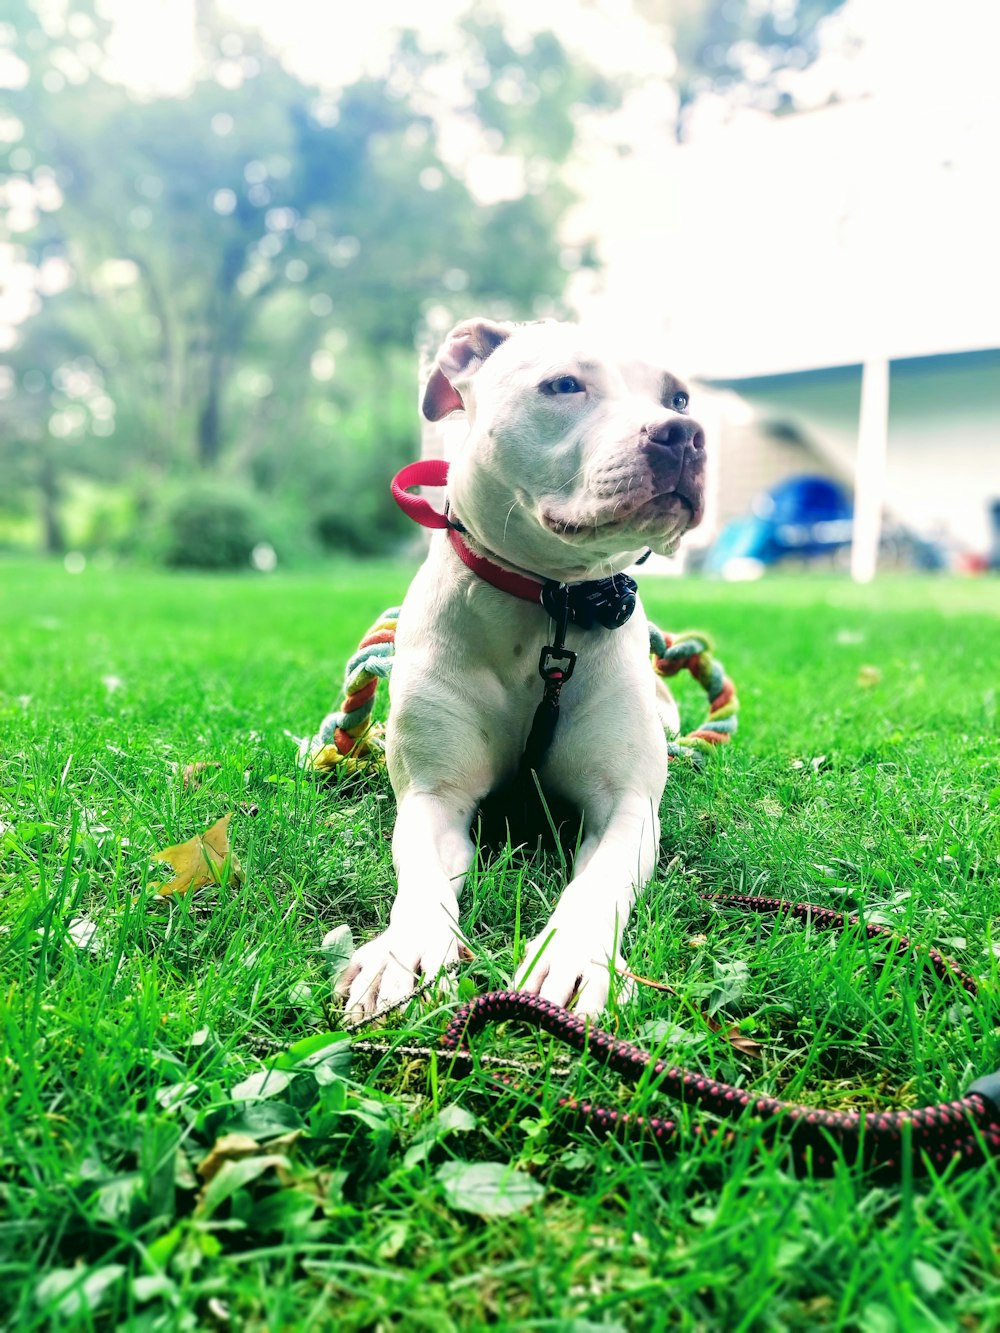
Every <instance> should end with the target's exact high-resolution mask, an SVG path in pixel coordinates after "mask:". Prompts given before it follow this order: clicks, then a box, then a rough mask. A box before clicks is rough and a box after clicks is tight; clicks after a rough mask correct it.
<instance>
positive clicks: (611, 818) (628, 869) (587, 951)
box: [517, 792, 660, 1014]
mask: <svg viewBox="0 0 1000 1333" xmlns="http://www.w3.org/2000/svg"><path fill="white" fill-rule="evenodd" d="M656 806H657V802H656V800H655V798H654V797H653V796H652V795H651V794H640V793H637V792H627V793H623V794H621V795H620V796H619V797H618V799H617V800H615V801H613V802H612V803H611V805H610V808H609V809H607V810H605V811H602V810H600V809H596V810H595V809H593V808H590V809H585V814H584V830H585V833H586V827H587V821H588V819H589V820H590V822H591V827H592V828H593V825H594V824H595V823H596V824H597V829H596V830H595V831H594V832H593V833H591V834H586V836H585V837H584V841H583V844H582V846H581V847H580V851H579V853H578V855H577V859H576V871H577V873H576V874H575V875H574V877H573V879H572V880H571V881H570V883H569V884H567V886H566V888H565V889H564V890H563V893H562V896H561V897H560V899H559V902H558V903H557V904H556V908H555V911H554V912H553V913H552V916H551V917H550V918H549V921H548V923H547V925H546V926H545V929H544V930H542V931H541V932H540V933H539V934H538V935H536V937H535V938H534V939H533V940H532V941H531V943H530V944H529V945H528V948H527V953H526V954H525V958H524V963H523V965H522V967H521V970H520V973H519V975H518V979H517V984H518V987H519V989H521V990H527V991H530V992H532V993H533V994H536V995H541V996H542V997H543V998H544V999H547V1000H551V1001H552V1002H553V1003H555V1004H562V1005H565V1004H569V1002H570V1000H571V999H572V997H573V996H574V995H578V996H579V1000H578V1003H577V1012H578V1013H582V1014H598V1013H600V1011H601V1010H602V1009H603V1008H604V1007H605V1006H606V1004H607V1002H608V994H609V991H610V986H611V973H612V972H621V970H622V969H623V968H624V962H623V960H622V957H621V953H620V948H621V937H622V934H623V933H624V930H625V926H626V923H627V921H628V917H629V912H630V911H631V908H632V903H633V901H634V899H635V895H636V892H637V890H639V889H641V888H642V887H643V886H644V885H645V883H646V881H647V880H648V879H649V878H650V876H651V875H652V873H653V869H654V867H655V865H656V856H657V848H658V845H659V839H660V821H659V817H658V814H657V809H656Z"/></svg>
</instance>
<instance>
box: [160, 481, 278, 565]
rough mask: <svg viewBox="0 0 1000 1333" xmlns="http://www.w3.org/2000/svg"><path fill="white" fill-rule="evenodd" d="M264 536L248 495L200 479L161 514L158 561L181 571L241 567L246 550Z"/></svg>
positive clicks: (254, 504)
mask: <svg viewBox="0 0 1000 1333" xmlns="http://www.w3.org/2000/svg"><path fill="white" fill-rule="evenodd" d="M267 536H268V533H267V530H266V523H265V521H264V518H263V516H262V514H261V510H260V506H259V505H258V503H257V501H256V499H255V498H254V496H253V495H251V494H249V493H247V492H246V491H242V490H240V489H239V488H236V487H229V486H226V487H223V486H220V485H217V484H216V485H208V484H204V483H202V484H200V485H197V486H193V487H190V488H188V489H186V490H182V491H178V492H177V493H176V494H175V495H174V496H173V498H172V499H171V501H170V503H169V505H168V507H167V509H166V511H165V513H164V517H163V532H162V535H161V540H162V548H161V549H162V555H161V559H162V560H163V563H164V564H166V565H172V566H174V567H175V568H182V569H246V568H247V567H248V565H249V563H250V552H251V551H252V550H253V548H254V547H255V546H256V544H257V543H258V542H260V541H265V540H266V539H267Z"/></svg>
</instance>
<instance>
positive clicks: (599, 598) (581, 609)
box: [518, 552, 649, 785]
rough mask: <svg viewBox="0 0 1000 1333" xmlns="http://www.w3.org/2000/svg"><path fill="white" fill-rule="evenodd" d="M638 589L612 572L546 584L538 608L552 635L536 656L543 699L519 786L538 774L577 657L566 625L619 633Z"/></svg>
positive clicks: (527, 744) (533, 723)
mask: <svg viewBox="0 0 1000 1333" xmlns="http://www.w3.org/2000/svg"><path fill="white" fill-rule="evenodd" d="M648 554H649V552H647V553H646V555H647V556H648ZM643 559H644V560H645V559H646V556H643ZM636 591H637V587H636V582H635V580H634V579H632V578H629V576H628V575H627V574H613V575H612V576H611V577H610V578H607V579H591V580H589V581H588V582H586V583H555V582H554V581H550V582H548V583H546V584H545V585H544V587H543V588H542V606H543V607H544V608H545V610H546V611H547V612H548V613H549V616H550V617H551V619H552V623H553V626H554V632H553V635H552V642H551V643H547V644H546V645H545V647H544V648H543V649H542V651H541V654H540V655H539V658H538V674H539V675H540V676H541V678H542V698H541V702H540V703H539V705H538V707H537V708H536V709H535V715H534V717H533V718H532V720H531V730H530V731H529V732H528V739H527V741H526V742H525V746H524V753H523V754H522V756H521V762H520V764H519V766H518V781H519V782H521V781H525V782H527V783H528V784H529V785H530V784H531V782H532V778H531V773H532V772H533V771H534V772H537V770H538V768H539V766H540V765H541V762H542V760H543V759H544V758H545V755H546V754H547V753H548V751H549V748H550V747H551V745H552V741H553V739H554V737H555V734H556V726H557V725H558V723H559V696H560V693H561V691H562V687H563V686H564V685H565V684H566V682H567V681H568V680H569V678H570V677H571V676H572V674H573V669H574V667H575V666H576V659H577V655H576V653H574V652H573V651H572V650H571V649H569V648H567V647H566V631H567V630H568V629H569V626H570V625H576V626H577V627H578V628H579V629H586V630H589V629H598V628H600V629H607V630H612V629H621V627H622V626H623V625H625V624H627V623H628V621H629V620H630V618H631V616H632V612H633V611H634V610H635V602H636Z"/></svg>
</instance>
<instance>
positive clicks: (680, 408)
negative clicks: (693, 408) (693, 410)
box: [670, 393, 690, 412]
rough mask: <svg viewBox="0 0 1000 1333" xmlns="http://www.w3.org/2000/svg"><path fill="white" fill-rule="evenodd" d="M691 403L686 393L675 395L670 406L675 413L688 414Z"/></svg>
mask: <svg viewBox="0 0 1000 1333" xmlns="http://www.w3.org/2000/svg"><path fill="white" fill-rule="evenodd" d="M689 401H690V400H689V399H688V396H687V394H686V393H675V394H674V396H673V398H671V400H670V406H671V407H672V408H673V409H674V411H675V412H686V411H687V405H688V402H689Z"/></svg>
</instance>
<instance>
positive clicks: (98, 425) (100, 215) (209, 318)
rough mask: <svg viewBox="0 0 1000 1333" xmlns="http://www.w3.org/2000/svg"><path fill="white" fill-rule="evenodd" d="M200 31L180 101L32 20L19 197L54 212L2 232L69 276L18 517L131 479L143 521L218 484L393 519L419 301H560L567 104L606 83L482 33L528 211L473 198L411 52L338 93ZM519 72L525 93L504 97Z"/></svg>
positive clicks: (20, 473) (43, 353) (593, 95)
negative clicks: (183, 485)
mask: <svg viewBox="0 0 1000 1333" xmlns="http://www.w3.org/2000/svg"><path fill="white" fill-rule="evenodd" d="M199 17H200V23H199V28H198V61H197V69H196V71H195V74H194V78H193V82H192V86H191V88H190V90H189V91H188V93H187V94H186V95H184V96H170V97H167V96H156V97H145V98H143V97H137V96H136V95H135V94H134V93H132V92H130V91H129V90H127V89H126V88H124V87H122V86H120V85H119V84H116V83H114V82H112V81H111V80H109V79H108V78H107V77H106V76H105V75H104V73H103V72H102V71H103V67H104V60H103V50H104V45H103V44H104V42H105V41H106V38H107V29H106V26H105V25H104V24H102V22H101V21H100V19H99V17H98V14H97V13H96V12H95V10H93V9H88V8H87V6H86V4H84V3H80V4H78V5H75V7H74V13H73V15H72V17H71V18H70V19H69V20H68V21H64V20H61V19H59V18H57V17H55V16H54V13H53V9H52V7H51V6H47V7H44V8H43V7H42V6H41V5H40V4H39V5H38V6H37V9H36V6H35V5H34V4H33V3H29V2H28V0H17V6H16V13H15V16H14V22H13V24H12V25H10V26H9V27H8V28H7V30H6V31H7V33H8V35H9V37H10V38H11V41H12V48H11V49H12V51H13V53H14V54H15V55H16V57H17V59H18V60H20V61H23V63H24V67H25V68H26V69H27V71H28V77H27V79H26V81H25V82H24V86H23V87H21V88H18V89H15V91H14V96H13V99H12V100H13V105H12V110H13V113H14V116H15V117H16V122H14V123H15V124H16V125H18V126H19V129H20V132H19V133H17V134H16V135H8V136H6V137H7V139H8V142H6V143H5V144H4V145H3V149H4V151H5V152H6V155H7V158H8V162H7V164H6V165H7V166H8V167H9V169H10V172H11V179H12V180H14V181H16V182H18V186H17V188H15V190H14V191H13V192H11V191H10V189H8V190H7V192H6V193H5V196H4V198H5V200H6V201H7V202H8V203H9V201H10V200H11V199H12V198H17V199H20V200H21V209H20V212H21V214H22V215H23V213H24V212H25V210H26V209H27V211H28V212H32V211H33V212H34V213H35V214H36V215H37V216H36V217H35V218H34V219H33V220H32V225H30V226H29V227H27V228H26V227H25V222H24V218H23V216H20V217H16V218H12V217H11V216H10V213H11V210H10V209H8V218H7V221H8V224H9V225H11V226H12V227H13V228H15V230H14V239H15V240H16V242H17V243H18V245H19V246H20V247H21V248H22V251H23V254H24V257H25V259H26V261H27V262H28V263H30V264H31V265H32V266H33V267H34V268H35V269H36V270H37V271H38V272H43V271H45V266H46V265H47V264H48V266H49V268H50V269H51V268H52V267H53V266H56V267H57V268H58V266H60V265H62V267H63V269H64V271H65V272H66V273H67V274H68V275H69V278H70V280H69V281H68V284H67V285H66V286H65V289H64V290H62V291H55V292H51V293H50V294H48V295H46V296H44V298H43V299H42V300H41V304H40V308H39V309H38V310H37V312H36V313H35V314H34V315H33V317H32V318H31V319H29V320H28V321H26V322H25V323H24V324H23V325H22V326H21V328H20V331H19V333H20V337H19V342H18V345H17V346H16V347H15V349H14V351H13V357H12V361H13V367H14V372H15V374H14V379H13V381H12V383H11V384H10V385H8V386H7V387H8V388H9V389H10V390H11V392H9V393H8V395H7V397H6V399H5V400H4V402H3V403H0V412H2V413H3V424H4V425H5V426H6V428H7V434H8V438H9V439H10V440H11V442H12V443H11V444H10V445H9V446H8V448H7V449H6V451H5V452H4V453H0V472H2V477H3V478H4V479H6V480H7V481H8V487H7V490H8V495H9V497H10V502H11V503H15V502H16V501H17V498H18V497H23V496H24V495H25V494H26V492H27V490H28V489H30V488H32V487H34V488H35V489H36V491H38V493H39V494H40V495H41V497H42V506H43V509H44V510H46V511H48V512H49V513H50V515H51V516H52V521H53V525H54V527H58V520H57V517H56V515H57V512H58V508H59V499H60V493H61V492H65V491H66V489H67V487H71V486H72V485H73V484H74V478H76V477H78V476H93V477H99V478H101V479H102V480H103V481H104V482H105V483H110V482H113V481H118V482H125V483H126V484H127V485H128V487H129V488H130V489H131V492H132V493H133V494H135V495H136V496H138V497H139V499H140V507H141V502H142V497H144V496H145V497H147V498H149V497H153V496H155V495H156V494H157V493H159V492H160V491H161V490H162V488H163V487H164V486H165V485H166V486H168V487H169V484H170V482H171V479H172V478H175V477H177V476H178V475H183V474H185V473H188V472H190V471H192V470H202V471H208V472H212V473H217V474H220V475H222V476H231V477H235V478H240V479H249V480H251V481H253V482H254V483H255V484H256V485H257V486H258V487H261V488H264V489H265V490H270V489H272V488H280V489H282V491H283V492H284V493H285V495H286V496H288V497H289V502H292V501H294V500H295V499H296V498H298V499H300V500H301V501H302V502H303V503H304V504H305V505H306V507H307V509H308V510H309V515H310V518H311V519H314V520H317V521H318V522H320V526H321V528H322V526H323V524H322V521H321V520H324V519H325V520H326V530H330V517H331V513H332V512H333V511H335V510H336V509H337V508H338V507H339V508H346V509H347V510H348V511H352V510H353V512H363V513H364V517H365V521H369V522H375V523H377V522H380V521H381V522H383V523H388V522H391V521H392V518H391V514H390V511H389V509H388V507H387V506H386V504H385V502H384V501H383V499H382V498H381V495H382V492H383V491H384V487H379V488H378V493H379V497H380V498H379V499H378V500H377V501H372V500H370V499H369V497H368V496H367V493H366V484H365V483H366V479H367V477H368V475H369V474H370V473H377V474H378V475H379V476H381V477H384V475H385V472H386V471H387V464H386V460H385V455H386V454H388V455H390V459H393V460H394V459H397V458H402V457H404V456H406V454H407V453H409V452H410V451H412V449H413V445H414V433H415V422H414V420H413V414H412V403H413V397H414V392H413V390H414V374H415V368H414V359H415V353H414V346H415V338H416V337H417V335H418V334H419V332H420V330H421V329H422V328H423V327H424V326H425V324H426V320H427V315H428V309H429V308H432V313H433V314H436V315H437V316H438V318H439V319H443V318H446V317H447V315H448V314H450V313H453V312H452V311H448V310H447V309H444V310H442V309H441V307H448V306H449V305H453V306H454V307H455V311H458V309H459V308H461V309H462V310H463V311H464V310H466V309H467V308H468V307H469V306H476V307H483V306H485V307H493V308H494V309H497V310H499V311H502V312H505V313H511V314H521V315H524V314H530V313H532V312H533V311H534V310H536V309H538V308H542V309H546V310H548V309H558V308H559V305H558V303H559V298H560V294H561V290H562V286H563V284H564V281H565V277H566V275H565V272H564V271H563V269H562V268H561V266H560V262H559V239H558V222H559V218H560V216H561V214H562V212H563V211H564V209H565V207H566V206H567V204H568V203H569V202H570V195H569V193H568V191H567V190H566V189H565V188H564V187H562V186H561V185H559V183H558V165H559V163H561V162H562V161H563V160H564V159H565V157H566V156H567V154H568V153H569V151H570V149H571V147H572V142H573V118H574V109H575V107H576V106H577V104H578V103H579V102H580V101H582V100H583V101H585V100H588V99H589V100H591V101H598V100H600V99H605V100H608V99H610V98H612V97H613V90H612V89H611V88H610V87H609V86H608V85H607V84H606V83H605V82H604V81H602V80H599V79H597V78H595V77H592V76H590V75H588V74H587V73H586V72H581V70H580V69H579V67H578V66H577V65H576V64H574V62H573V61H572V60H571V59H570V57H569V56H568V55H567V53H566V52H565V51H564V50H563V48H562V46H561V45H560V43H559V41H558V39H557V38H555V37H554V36H553V35H552V34H549V33H542V34H540V35H539V36H538V37H537V38H536V39H535V40H534V42H533V43H532V44H531V46H530V48H529V49H527V50H521V51H519V52H515V51H514V50H513V48H512V47H511V46H510V44H509V42H508V41H507V40H506V38H505V36H504V34H503V31H502V27H501V26H500V25H499V23H498V22H497V21H496V20H490V21H487V20H480V19H477V20H474V21H473V20H470V21H469V22H468V24H467V26H466V29H465V40H466V43H467V58H466V60H464V61H459V62H457V64H456V66H455V67H456V68H458V69H462V68H467V69H469V70H475V71H476V79H475V81H474V86H469V87H468V88H467V90H466V95H465V100H464V103H463V104H462V106H461V109H460V114H464V115H465V116H466V117H468V118H469V119H471V120H472V121H473V122H474V123H475V125H476V128H477V131H478V132H479V133H481V134H482V135H483V136H484V138H485V141H486V142H488V143H490V144H492V145H493V147H494V149H496V148H498V147H499V148H500V149H501V150H502V151H503V152H505V153H508V154H513V155H514V156H516V157H518V158H519V159H521V160H523V162H524V163H525V177H526V188H525V190H524V192H523V193H522V195H521V196H520V197H517V198H513V199H501V200H499V201H497V202H493V203H483V202H481V201H480V200H479V199H477V198H476V197H475V196H474V195H473V193H472V191H471V189H470V187H469V185H468V184H467V183H466V181H465V180H464V179H463V176H462V173H461V170H460V169H459V168H457V167H456V165H455V164H454V163H452V162H449V161H448V160H446V159H445V157H444V155H443V153H442V149H441V143H440V123H439V120H438V118H437V117H436V116H435V114H434V108H433V106H431V104H430V103H429V100H428V98H427V97H426V96H425V95H424V94H423V92H422V89H423V85H424V83H425V82H426V77H427V75H428V72H429V71H430V70H431V69H432V68H433V67H435V66H436V65H438V64H440V62H442V61H443V60H445V59H446V58H448V57H445V56H444V55H443V54H441V53H435V52H426V51H424V50H423V48H422V47H421V46H420V44H419V43H418V42H417V40H416V38H415V37H414V35H413V34H406V33H404V34H402V35H401V38H400V41H399V44H398V48H397V51H396V54H395V58H394V60H393V62H392V65H391V67H390V69H389V70H388V71H387V73H386V74H385V75H384V76H382V77H380V78H375V77H367V78H362V79H359V80H358V81H356V82H355V83H353V84H351V85H349V86H347V87H344V88H342V89H339V90H336V91H334V92H331V91H329V90H320V89H316V88H311V87H307V86H305V85H304V84H303V83H302V82H301V81H300V80H299V79H297V78H296V77H295V76H294V75H293V74H292V73H290V72H289V71H288V69H286V68H285V66H284V65H283V64H282V62H281V61H280V59H279V58H278V57H277V55H276V54H275V53H274V52H272V51H271V50H269V49H268V48H267V46H266V45H265V44H264V43H263V41H262V40H261V38H260V36H259V35H258V34H257V33H255V32H253V31H249V30H241V29H237V28H234V26H233V24H232V23H231V22H229V21H228V20H227V21H223V20H222V19H221V18H220V17H219V15H218V14H217V13H216V12H215V10H214V8H213V6H212V5H211V4H209V3H202V4H201V5H200V7H199ZM451 58H452V60H453V61H454V57H451ZM515 71H516V75H515ZM504 80H507V82H508V83H512V81H513V82H516V88H515V90H514V92H515V95H514V96H510V95H509V94H508V95H507V96H498V95H494V93H491V92H490V90H491V89H493V90H496V89H497V88H500V89H503V88H504V87H505V86H506V85H505V83H504ZM529 106H530V109H531V114H530V115H527V114H526V112H527V108H528V107H529ZM32 198H33V199H34V202H33V203H32V202H31V200H32ZM26 199H27V200H28V203H27V204H25V203H24V201H25V200H26ZM39 201H41V203H39ZM433 307H437V309H436V310H433ZM15 482H16V483H17V484H16V485H15ZM296 492H297V497H296ZM345 492H346V494H345ZM362 495H364V502H363V503H361V504H358V503H356V501H357V498H358V497H360V496H362ZM47 540H48V542H49V545H50V546H57V545H58V544H59V543H60V540H61V538H60V536H59V534H58V533H57V532H55V531H54V530H53V531H52V532H49V533H48V534H47Z"/></svg>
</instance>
